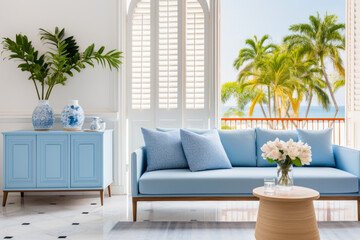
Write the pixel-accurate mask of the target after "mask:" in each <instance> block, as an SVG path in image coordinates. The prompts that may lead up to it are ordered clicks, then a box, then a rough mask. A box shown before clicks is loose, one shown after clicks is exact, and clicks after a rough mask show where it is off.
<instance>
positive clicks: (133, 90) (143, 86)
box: [127, 0, 209, 152]
mask: <svg viewBox="0 0 360 240" xmlns="http://www.w3.org/2000/svg"><path fill="white" fill-rule="evenodd" d="M199 1H201V2H202V3H201V4H200V3H199ZM128 21H129V22H128V34H129V37H128V49H129V52H128V53H127V58H128V59H127V63H128V73H127V74H128V85H127V86H128V89H129V92H128V96H127V98H128V102H129V104H128V109H127V110H128V129H129V130H128V131H129V132H128V136H129V150H130V152H131V151H133V150H134V149H135V148H137V147H139V146H140V145H142V144H143V138H142V134H141V131H140V129H141V127H146V128H155V127H163V128H180V127H190V128H208V127H209V100H207V98H208V96H209V94H208V93H207V91H208V88H207V86H208V83H207V81H208V79H207V77H208V74H207V73H206V72H207V70H208V67H207V63H208V61H207V60H206V57H207V55H206V54H207V53H206V44H207V40H206V38H207V36H208V35H207V32H206V26H208V22H209V10H208V5H207V3H206V0H133V1H132V2H131V3H130V8H129V15H128Z"/></svg>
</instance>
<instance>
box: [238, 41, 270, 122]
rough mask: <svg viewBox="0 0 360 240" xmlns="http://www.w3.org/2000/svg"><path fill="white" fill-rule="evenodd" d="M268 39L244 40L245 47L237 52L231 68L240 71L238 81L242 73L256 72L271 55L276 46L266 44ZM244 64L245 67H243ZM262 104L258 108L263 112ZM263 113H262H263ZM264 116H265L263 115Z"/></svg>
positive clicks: (268, 100)
mask: <svg viewBox="0 0 360 240" xmlns="http://www.w3.org/2000/svg"><path fill="white" fill-rule="evenodd" d="M269 39H270V37H269V35H264V36H263V37H262V38H261V39H260V40H258V38H257V36H256V35H255V36H254V39H251V38H249V39H246V41H245V45H246V47H245V48H243V49H241V50H240V52H239V55H238V57H237V58H236V59H235V61H234V64H233V66H234V67H235V68H236V70H240V68H241V67H243V68H242V69H241V70H240V73H239V79H238V81H239V82H240V81H241V79H240V78H241V74H242V73H243V72H250V71H253V72H257V70H258V65H259V64H260V63H261V62H262V61H263V60H264V59H265V57H266V56H267V55H269V54H271V53H272V52H273V51H274V50H275V49H277V46H276V45H274V44H272V43H267V41H268V40H269ZM244 64H245V66H243V65H244ZM267 90H268V99H267V103H268V111H269V117H271V108H270V88H268V89H267ZM260 92H261V93H263V90H262V89H260ZM261 104H262V102H261V101H260V106H261V108H262V110H263V106H262V105H261ZM263 113H264V112H263ZM264 116H266V114H264Z"/></svg>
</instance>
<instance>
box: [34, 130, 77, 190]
mask: <svg viewBox="0 0 360 240" xmlns="http://www.w3.org/2000/svg"><path fill="white" fill-rule="evenodd" d="M68 145H69V143H68V136H67V135H46V136H38V137H37V156H38V166H37V187H40V188H42V187H43V188H52V187H58V188H66V187H69V175H68V172H69V169H68V168H69V155H70V154H69V147H68Z"/></svg>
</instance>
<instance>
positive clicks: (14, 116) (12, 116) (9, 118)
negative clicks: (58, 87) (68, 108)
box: [0, 112, 120, 123]
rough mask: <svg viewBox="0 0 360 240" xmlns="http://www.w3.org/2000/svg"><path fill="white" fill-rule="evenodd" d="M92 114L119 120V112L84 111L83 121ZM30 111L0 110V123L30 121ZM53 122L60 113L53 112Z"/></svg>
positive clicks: (58, 117) (109, 119)
mask: <svg viewBox="0 0 360 240" xmlns="http://www.w3.org/2000/svg"><path fill="white" fill-rule="evenodd" d="M94 116H97V117H100V118H102V119H103V120H105V121H111V122H116V121H119V118H120V114H119V112H85V121H90V119H91V118H92V117H94ZM31 117H32V113H30V112H17V113H6V112H0V123H8V122H14V121H15V122H16V123H31ZM55 122H60V113H56V114H55Z"/></svg>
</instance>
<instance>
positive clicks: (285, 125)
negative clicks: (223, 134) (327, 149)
mask: <svg viewBox="0 0 360 240" xmlns="http://www.w3.org/2000/svg"><path fill="white" fill-rule="evenodd" d="M255 127H261V128H267V129H283V130H285V129H296V128H302V129H309V130H320V129H326V128H329V127H332V128H333V134H332V137H333V139H332V141H333V143H335V144H339V145H341V144H345V118H221V128H222V129H246V128H255Z"/></svg>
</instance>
